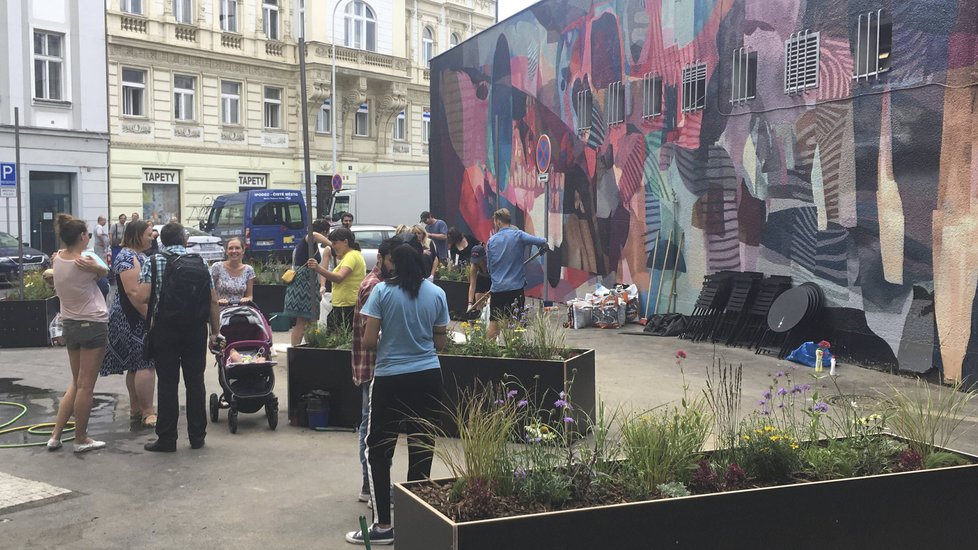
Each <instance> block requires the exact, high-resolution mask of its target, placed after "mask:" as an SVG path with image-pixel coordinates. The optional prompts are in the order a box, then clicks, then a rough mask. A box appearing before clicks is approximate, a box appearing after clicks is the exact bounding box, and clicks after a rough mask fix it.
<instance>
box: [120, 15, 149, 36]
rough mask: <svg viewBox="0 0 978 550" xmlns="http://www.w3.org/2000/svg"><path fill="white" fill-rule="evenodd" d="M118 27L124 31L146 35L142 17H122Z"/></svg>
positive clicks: (144, 21)
mask: <svg viewBox="0 0 978 550" xmlns="http://www.w3.org/2000/svg"><path fill="white" fill-rule="evenodd" d="M119 26H120V27H121V28H122V30H124V31H129V32H138V33H143V34H146V20H145V19H143V18H142V17H132V16H130V15H123V16H122V17H121V18H120V23H119Z"/></svg>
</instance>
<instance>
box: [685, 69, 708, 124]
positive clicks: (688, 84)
mask: <svg viewBox="0 0 978 550" xmlns="http://www.w3.org/2000/svg"><path fill="white" fill-rule="evenodd" d="M705 108H706V63H692V64H690V65H686V66H685V67H683V112H684V113H688V112H691V111H698V110H700V109H705Z"/></svg>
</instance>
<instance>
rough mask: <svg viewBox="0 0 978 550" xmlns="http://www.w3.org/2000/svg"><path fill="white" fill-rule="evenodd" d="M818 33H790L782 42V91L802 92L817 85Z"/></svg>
mask: <svg viewBox="0 0 978 550" xmlns="http://www.w3.org/2000/svg"><path fill="white" fill-rule="evenodd" d="M818 42H819V33H817V32H808V30H804V31H801V32H795V33H791V36H790V37H789V38H788V39H787V40H785V42H784V93H786V94H793V93H797V92H803V91H805V90H807V89H809V88H817V87H818Z"/></svg>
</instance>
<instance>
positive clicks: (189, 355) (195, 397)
mask: <svg viewBox="0 0 978 550" xmlns="http://www.w3.org/2000/svg"><path fill="white" fill-rule="evenodd" d="M160 242H161V244H162V245H163V251H162V252H161V253H159V254H154V255H153V256H151V257H150V259H149V261H147V262H146V263H145V264H143V266H142V269H141V271H140V274H139V282H140V283H142V284H141V285H139V291H138V292H139V294H138V295H137V297H136V300H134V303H135V304H137V307H139V308H140V309H142V310H143V313H144V314H145V315H146V318H147V319H149V324H150V329H149V333H148V335H147V337H146V348H147V349H146V352H147V353H148V354H149V355H150V356H152V357H153V359H154V361H155V362H156V376H157V379H158V383H157V388H158V391H157V393H158V394H159V397H158V407H157V411H158V413H157V421H156V435H157V439H156V441H152V442H150V443H147V444H146V445H145V449H146V450H147V451H154V452H170V453H172V452H174V451H176V450H177V419H178V417H179V411H180V403H179V399H178V396H177V390H178V389H179V386H180V371H181V370H183V383H184V385H185V386H186V387H187V431H188V432H189V435H190V447H191V448H193V449H199V448H201V447H203V446H204V437H205V436H206V434H207V410H206V391H205V388H204V367H205V365H206V355H207V344H208V339H207V322H208V320H210V324H211V337H210V344H211V346H212V347H213V346H216V345H217V341H218V339H219V336H218V335H219V334H220V324H219V315H220V309H219V308H218V305H217V295H216V294H215V293H214V280H213V279H212V278H211V275H210V271H209V270H208V269H207V263H206V262H204V260H203V258H201V257H200V256H199V255H197V254H188V253H187V249H186V248H185V247H186V243H187V233H186V231H185V230H184V228H183V226H182V225H180V224H179V223H175V222H171V223H168V224H166V225H164V226H163V229H162V230H161V231H160Z"/></svg>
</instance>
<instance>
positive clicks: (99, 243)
mask: <svg viewBox="0 0 978 550" xmlns="http://www.w3.org/2000/svg"><path fill="white" fill-rule="evenodd" d="M93 246H94V247H95V250H105V249H106V248H108V247H109V230H108V229H106V228H105V226H104V225H96V226H95V244H94V245H93Z"/></svg>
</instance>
